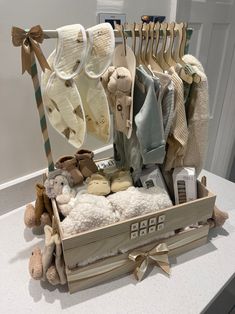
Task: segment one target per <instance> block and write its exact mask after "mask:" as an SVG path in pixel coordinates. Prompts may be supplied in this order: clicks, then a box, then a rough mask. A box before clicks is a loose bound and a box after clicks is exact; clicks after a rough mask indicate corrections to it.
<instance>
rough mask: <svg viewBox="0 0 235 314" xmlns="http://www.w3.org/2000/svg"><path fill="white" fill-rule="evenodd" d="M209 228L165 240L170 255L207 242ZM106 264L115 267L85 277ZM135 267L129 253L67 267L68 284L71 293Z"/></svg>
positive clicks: (148, 247)
mask: <svg viewBox="0 0 235 314" xmlns="http://www.w3.org/2000/svg"><path fill="white" fill-rule="evenodd" d="M208 230H209V226H208V225H205V226H201V227H200V228H198V229H195V230H190V231H187V232H183V233H181V234H179V235H176V236H173V237H171V238H169V239H166V240H165V241H164V242H165V243H167V245H168V247H169V249H170V252H169V256H176V255H178V254H182V253H184V252H186V251H188V250H191V249H193V248H195V247H198V246H200V245H202V244H205V243H206V241H207V234H208ZM159 242H161V241H159ZM156 243H157V242H156ZM152 247H153V244H150V245H145V246H143V247H142V249H143V251H148V250H149V249H151V248H152ZM105 265H107V266H108V267H109V268H110V269H112V267H114V269H113V270H110V271H107V272H105V273H103V274H99V275H96V276H93V277H90V278H89V277H88V278H87V279H84V274H85V278H86V276H88V274H89V272H90V271H96V269H102V267H104V266H105ZM112 265H113V266H112ZM116 265H121V266H120V267H119V266H118V267H116ZM134 268H135V264H134V263H133V262H132V261H130V260H129V259H128V253H125V254H119V255H118V256H114V257H110V258H106V259H104V260H102V261H99V262H96V263H93V264H90V265H88V266H85V267H80V268H77V269H76V270H68V269H67V278H68V285H69V290H70V293H73V292H75V291H78V290H82V289H86V288H88V287H91V286H94V285H96V284H100V283H102V282H105V281H107V280H110V279H113V278H115V277H117V276H120V275H123V274H126V273H129V272H132V271H133V270H134ZM79 278H80V279H79ZM81 278H83V279H81Z"/></svg>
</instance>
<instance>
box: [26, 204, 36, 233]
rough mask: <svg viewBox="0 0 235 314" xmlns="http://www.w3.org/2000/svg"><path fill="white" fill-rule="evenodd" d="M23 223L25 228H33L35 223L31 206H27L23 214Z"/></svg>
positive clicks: (33, 209) (33, 210)
mask: <svg viewBox="0 0 235 314" xmlns="http://www.w3.org/2000/svg"><path fill="white" fill-rule="evenodd" d="M24 223H25V225H26V227H28V228H33V227H34V226H35V223H36V217H35V208H34V206H33V205H32V204H27V205H26V208H25V212H24Z"/></svg>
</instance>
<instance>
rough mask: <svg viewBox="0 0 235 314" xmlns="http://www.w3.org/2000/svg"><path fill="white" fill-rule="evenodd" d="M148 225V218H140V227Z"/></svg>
mask: <svg viewBox="0 0 235 314" xmlns="http://www.w3.org/2000/svg"><path fill="white" fill-rule="evenodd" d="M147 225H148V220H142V221H141V222H140V228H146V227H147Z"/></svg>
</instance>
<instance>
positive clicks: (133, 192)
mask: <svg viewBox="0 0 235 314" xmlns="http://www.w3.org/2000/svg"><path fill="white" fill-rule="evenodd" d="M107 199H108V200H109V201H110V203H111V204H112V206H113V207H114V208H115V210H116V211H118V212H119V213H120V220H125V219H130V218H132V217H137V216H141V215H145V214H148V213H152V212H154V211H156V210H160V209H163V208H166V207H170V206H172V201H171V200H170V197H169V195H168V193H167V192H166V190H164V189H162V188H160V187H157V186H155V187H152V188H149V189H145V188H135V187H129V188H128V189H127V190H126V191H121V192H117V193H114V194H112V195H109V196H108V197H107Z"/></svg>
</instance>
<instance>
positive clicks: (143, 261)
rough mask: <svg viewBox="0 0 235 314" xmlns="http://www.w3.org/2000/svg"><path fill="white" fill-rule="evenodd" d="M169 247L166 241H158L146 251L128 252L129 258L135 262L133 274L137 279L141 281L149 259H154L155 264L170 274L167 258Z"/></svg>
mask: <svg viewBox="0 0 235 314" xmlns="http://www.w3.org/2000/svg"><path fill="white" fill-rule="evenodd" d="M168 252H169V249H168V247H167V245H166V243H160V244H158V245H157V246H155V247H154V248H152V249H151V250H150V251H148V252H141V251H139V250H136V251H133V252H131V253H130V254H129V259H131V260H132V261H134V262H136V263H137V265H138V266H137V267H136V269H135V272H134V275H135V277H136V278H137V280H138V281H141V280H142V278H143V277H144V274H145V272H146V270H147V268H148V265H149V263H150V261H151V260H152V261H154V264H155V265H156V266H159V267H160V268H161V269H162V270H163V271H164V272H165V273H167V274H168V275H169V274H170V264H169V260H168Z"/></svg>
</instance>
